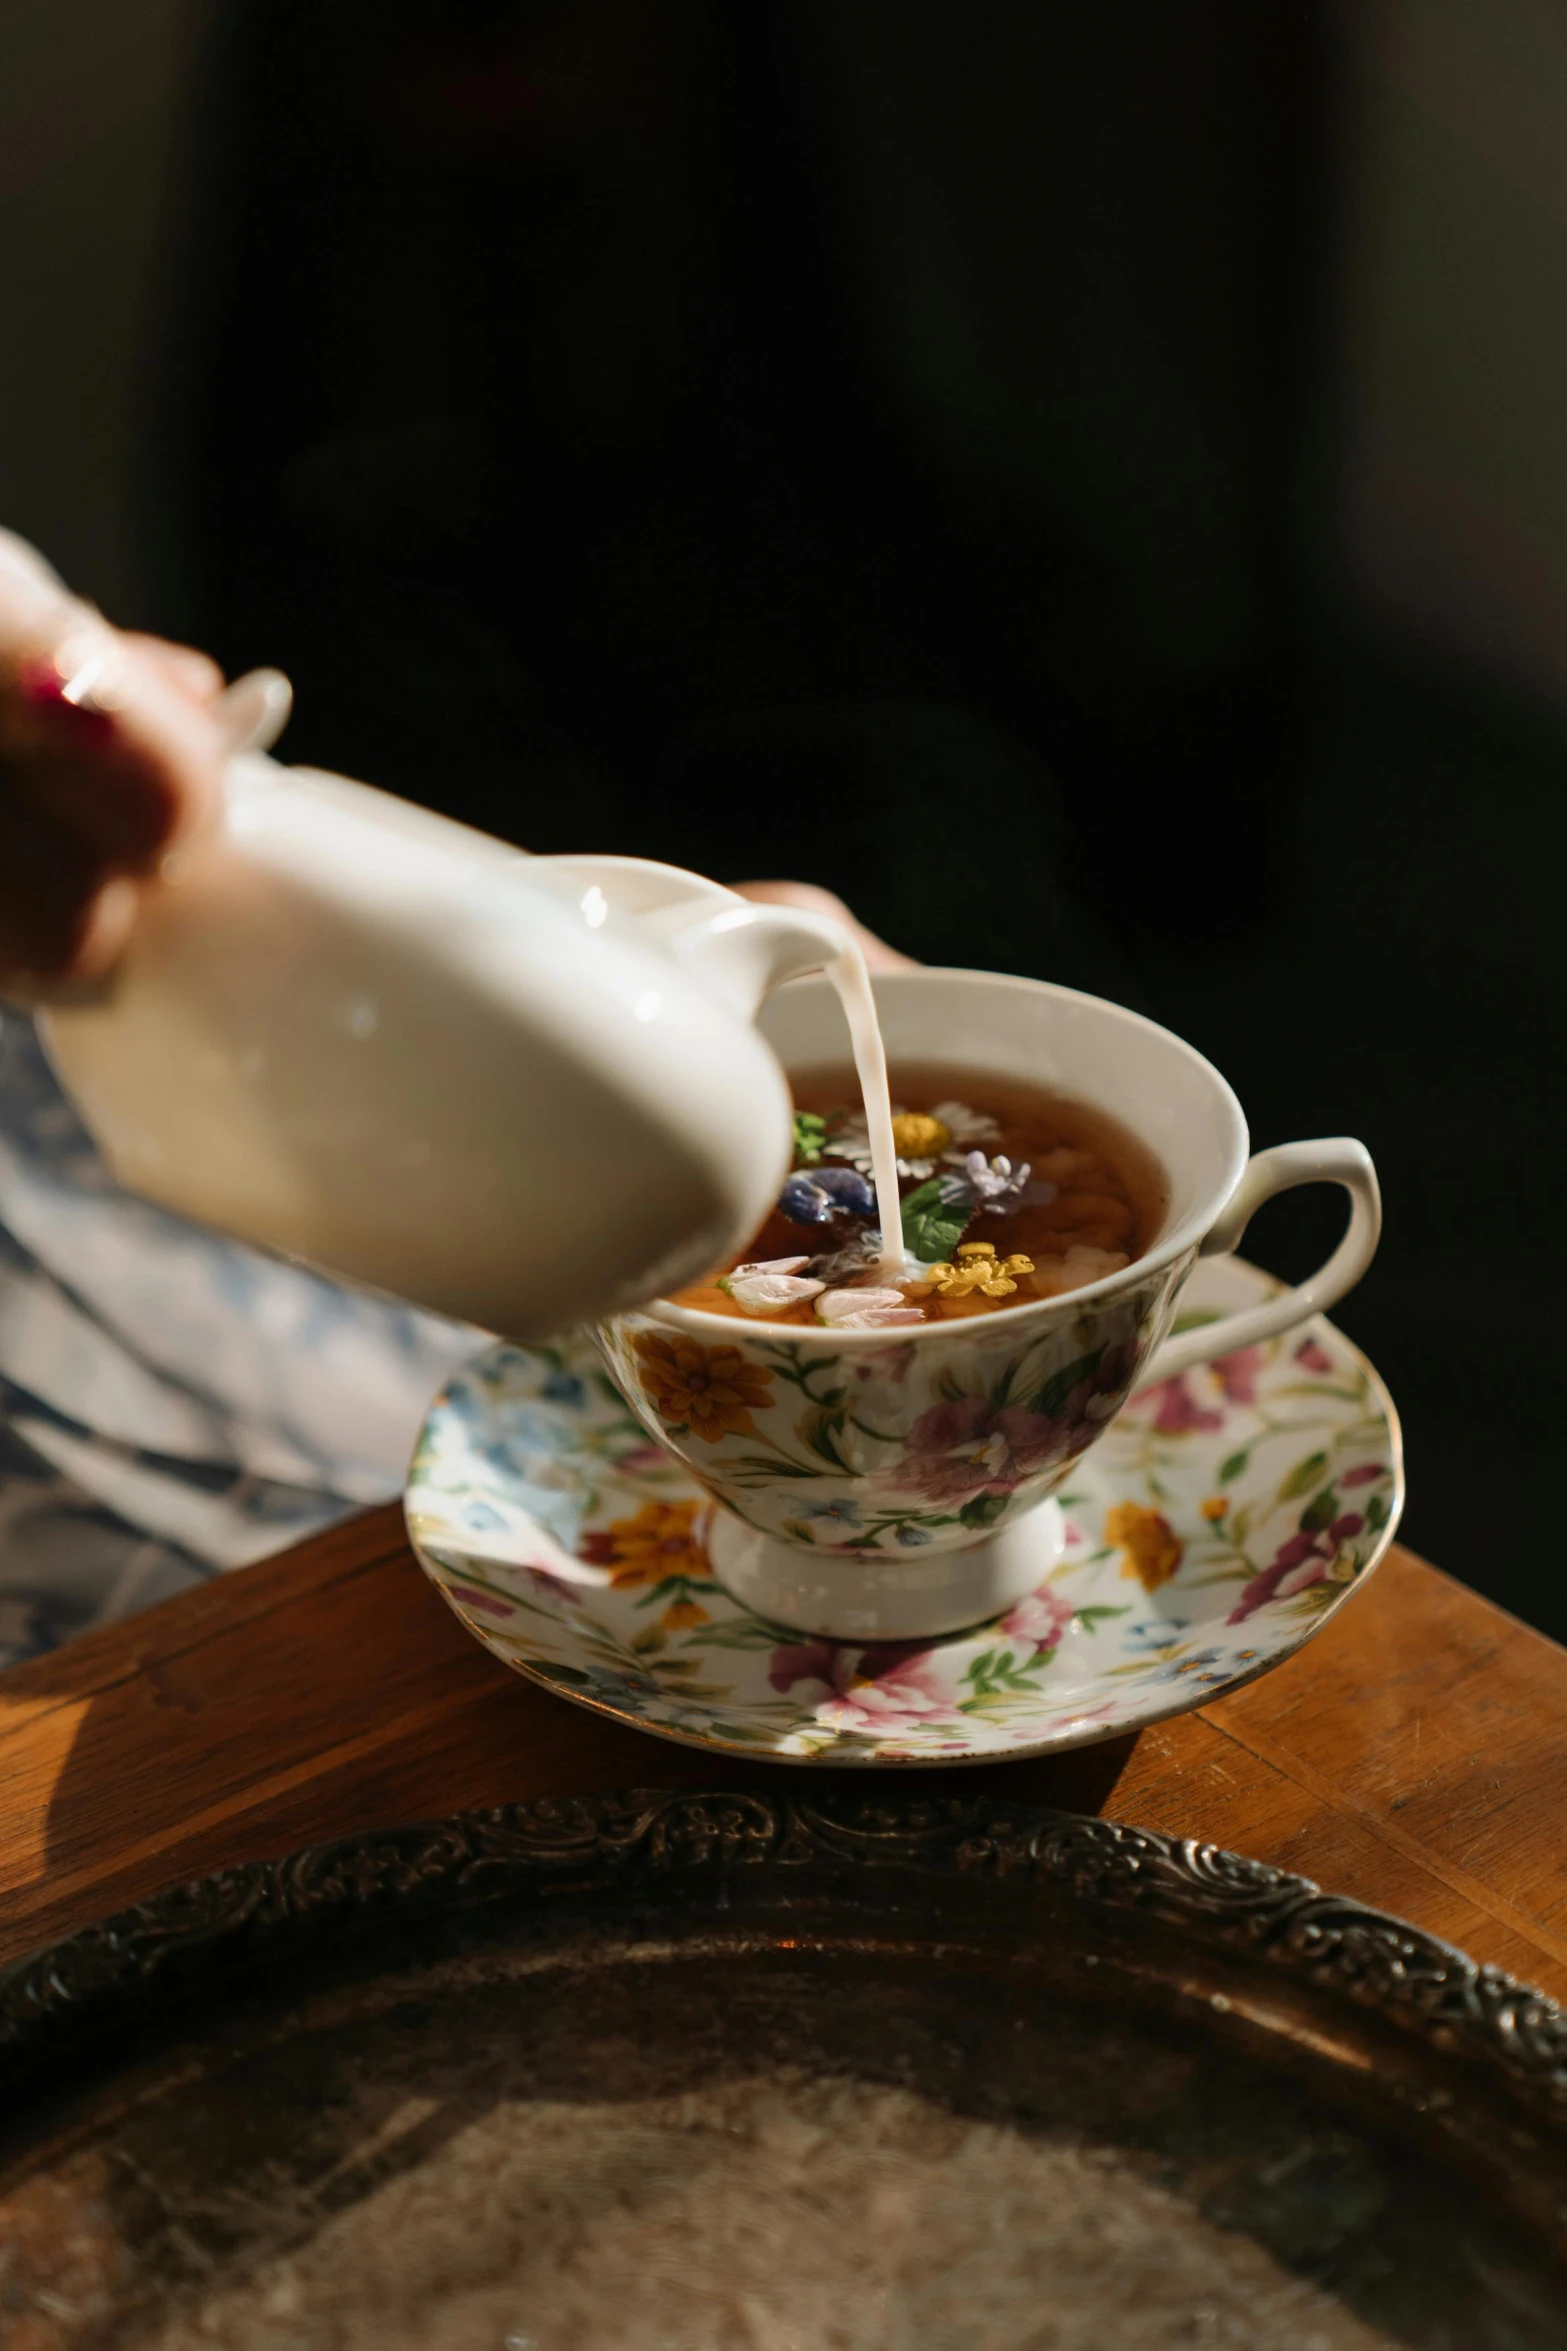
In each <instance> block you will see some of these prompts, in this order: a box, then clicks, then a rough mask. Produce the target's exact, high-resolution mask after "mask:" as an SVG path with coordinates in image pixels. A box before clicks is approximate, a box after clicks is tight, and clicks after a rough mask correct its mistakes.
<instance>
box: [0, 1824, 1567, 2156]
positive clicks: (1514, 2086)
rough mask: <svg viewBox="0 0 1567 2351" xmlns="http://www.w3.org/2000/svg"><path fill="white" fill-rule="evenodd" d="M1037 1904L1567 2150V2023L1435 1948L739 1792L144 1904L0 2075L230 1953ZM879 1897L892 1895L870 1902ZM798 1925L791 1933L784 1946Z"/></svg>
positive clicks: (106, 1930)
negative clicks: (810, 1896) (927, 1904)
mask: <svg viewBox="0 0 1567 2351" xmlns="http://www.w3.org/2000/svg"><path fill="white" fill-rule="evenodd" d="M890 1870H899V1871H903V1872H909V1871H913V1872H915V1873H917V1874H918V1875H919V1876H920V1877H921V1878H927V1879H936V1880H945V1881H946V1882H947V1883H948V1884H949V1885H952V1886H960V1885H961V1886H966V1887H968V1888H970V1889H972V1888H974V1887H976V1886H983V1887H985V1888H987V1889H994V1891H993V1892H990V1893H988V1894H987V1902H988V1904H989V1906H990V1910H989V1913H987V1915H992V1916H993V1923H994V1924H995V1925H996V1926H998V1927H1000V1928H1002V1929H1003V1930H1005V1928H1006V1927H1007V1925H1008V1924H1009V1923H1010V1924H1012V1925H1013V1927H1014V1928H1015V1927H1016V1925H1017V1924H1018V1923H1019V1920H1020V1918H1021V1915H1022V1913H1021V1910H1020V1909H1018V1908H1017V1906H1015V1905H1014V1906H1011V1907H1010V1908H1009V1906H1008V1904H1007V1902H1006V1900H1005V1898H1004V1897H1003V1896H1002V1895H1001V1889H1003V1888H1008V1889H1010V1890H1011V1891H1012V1892H1013V1893H1014V1894H1021V1893H1037V1892H1039V1891H1040V1890H1047V1891H1048V1892H1049V1893H1050V1895H1051V1896H1052V1897H1053V1898H1055V1899H1057V1900H1058V1901H1059V1900H1063V1899H1064V1901H1065V1902H1066V1903H1067V1905H1068V1906H1069V1908H1070V1910H1071V1911H1072V1912H1074V1913H1075V1914H1077V1916H1078V1917H1079V1918H1081V1920H1082V1921H1083V1922H1085V1923H1086V1924H1089V1925H1099V1924H1103V1925H1106V1926H1108V1925H1111V1924H1112V1923H1114V1922H1117V1921H1126V1922H1142V1923H1144V1924H1148V1925H1152V1926H1154V1927H1157V1928H1158V1929H1160V1930H1162V1931H1164V1932H1165V1933H1174V1934H1175V1935H1176V1936H1177V1937H1184V1938H1187V1939H1190V1940H1191V1941H1192V1942H1194V1943H1195V1944H1197V1945H1200V1946H1202V1947H1204V1948H1206V1949H1208V1950H1210V1951H1215V1952H1219V1953H1226V1954H1229V1955H1231V1956H1234V1957H1237V1958H1240V1959H1243V1960H1245V1961H1247V1962H1249V1963H1260V1964H1261V1965H1262V1966H1263V1967H1264V1968H1265V1969H1266V1970H1267V1972H1268V1973H1269V1975H1277V1976H1279V1977H1281V1978H1282V1979H1284V1980H1285V1981H1287V1982H1288V1983H1289V1984H1291V1985H1293V1986H1294V1987H1295V1988H1296V1989H1297V1990H1304V1991H1307V1992H1309V1993H1311V1994H1313V1995H1315V1996H1317V1997H1319V1998H1323V1999H1325V2000H1327V2001H1328V2002H1329V2003H1332V2004H1336V2006H1337V2007H1338V2009H1339V2011H1340V2015H1341V2018H1346V2019H1347V2017H1348V2015H1349V2013H1350V2012H1351V2011H1352V2010H1358V2011H1360V2012H1370V2013H1371V2014H1373V2015H1375V2016H1377V2017H1379V2018H1381V2019H1382V2020H1384V2021H1385V2022H1387V2023H1390V2024H1392V2025H1394V2026H1396V2027H1397V2028H1398V2029H1399V2030H1400V2032H1401V2033H1403V2034H1406V2035H1408V2036H1411V2037H1412V2038H1413V2039H1414V2040H1415V2041H1416V2042H1418V2043H1421V2044H1423V2045H1424V2046H1425V2048H1426V2049H1428V2050H1429V2051H1431V2052H1433V2053H1435V2054H1436V2055H1437V2056H1439V2057H1440V2058H1442V2059H1444V2060H1451V2059H1452V2058H1454V2057H1461V2058H1463V2059H1465V2060H1467V2061H1468V2062H1469V2063H1470V2064H1471V2065H1474V2066H1476V2067H1478V2068H1479V2070H1480V2073H1481V2074H1482V2075H1483V2076H1485V2077H1486V2078H1487V2079H1488V2080H1489V2081H1490V2083H1491V2084H1492V2086H1493V2087H1495V2088H1498V2089H1500V2090H1502V2091H1503V2092H1504V2093H1506V2094H1507V2095H1509V2096H1510V2097H1512V2098H1513V2099H1515V2100H1518V2101H1521V2102H1522V2103H1523V2104H1525V2105H1527V2106H1528V2108H1529V2109H1530V2113H1531V2118H1532V2121H1533V2123H1534V2125H1535V2127H1536V2128H1538V2127H1539V2126H1540V2125H1541V2124H1544V2125H1545V2127H1546V2129H1547V2130H1548V2131H1549V2133H1550V2135H1551V2136H1552V2137H1553V2138H1559V2139H1560V2141H1561V2144H1562V2146H1563V2148H1564V2150H1567V2015H1564V2013H1563V2011H1562V2009H1561V2008H1560V2007H1559V2006H1558V2004H1557V2003H1556V2002H1555V2001H1554V2000H1551V1999H1550V1998H1548V1997H1547V1996H1546V1995H1545V1994H1544V1993H1542V1992H1539V1991H1537V1990H1535V1989H1533V1988H1532V1987H1531V1986H1529V1985H1526V1984H1523V1983H1520V1982H1519V1981H1518V1980H1517V1979H1516V1978H1515V1977H1513V1976H1511V1975H1509V1974H1507V1973H1505V1972H1504V1971H1503V1970H1502V1969H1500V1968H1496V1967H1492V1966H1490V1965H1488V1964H1483V1963H1480V1962H1477V1961H1475V1960H1473V1959H1471V1958H1469V1957H1468V1956H1467V1954H1465V1953H1464V1952H1462V1951H1460V1950H1458V1949H1457V1948H1456V1947H1455V1946H1454V1945H1452V1944H1450V1943H1446V1942H1443V1941H1442V1940H1441V1939H1440V1938H1439V1937H1437V1936H1435V1935H1431V1934H1428V1933H1426V1932H1425V1930H1424V1929H1422V1928H1419V1927H1416V1926H1412V1925H1410V1924H1408V1923H1407V1922H1406V1921H1404V1920H1401V1919H1398V1918H1395V1917H1393V1916H1391V1915H1390V1914H1389V1913H1387V1912H1384V1911H1381V1910H1377V1909H1374V1908H1371V1907H1369V1906H1367V1905H1365V1904H1363V1903H1360V1902H1357V1901H1355V1900H1353V1899H1350V1898H1346V1897H1342V1896H1338V1895H1333V1894H1328V1893H1324V1892H1323V1891H1322V1889H1321V1888H1320V1887H1319V1886H1318V1885H1317V1884H1315V1883H1314V1881H1313V1880H1311V1879H1309V1878H1305V1877H1298V1876H1295V1875H1293V1874H1291V1873H1290V1872H1288V1871H1284V1870H1280V1869H1276V1868H1274V1867H1273V1866H1272V1865H1271V1864H1268V1863H1265V1862H1260V1861H1253V1860H1250V1859H1247V1858H1246V1857H1245V1856H1243V1855H1239V1854H1234V1853H1230V1852H1227V1851H1225V1850H1224V1849H1223V1848H1221V1847H1218V1846H1215V1845H1211V1844H1205V1843H1202V1842H1199V1841H1198V1840H1196V1839H1192V1838H1186V1839H1178V1838H1173V1837H1168V1836H1164V1835H1161V1834H1159V1833H1158V1832H1156V1831H1153V1830H1149V1829H1140V1828H1136V1827H1134V1826H1130V1825H1126V1824H1123V1823H1119V1822H1115V1821H1108V1820H1101V1819H1098V1818H1096V1817H1094V1816H1091V1815H1084V1814H1077V1813H1069V1812H1059V1811H1052V1810H1045V1809H1041V1808H1038V1807H1033V1806H1027V1805H1020V1804H1014V1803H1007V1802H998V1801H995V1800H992V1799H988V1798H984V1797H980V1798H969V1797H950V1798H946V1799H938V1800H935V1801H931V1800H928V1799H920V1798H917V1797H915V1796H913V1795H910V1796H907V1797H904V1796H901V1795H900V1796H899V1797H897V1798H894V1799H867V1798H861V1797H858V1796H855V1797H853V1798H849V1797H847V1796H846V1797H844V1798H843V1799H842V1800H841V1801H840V1802H838V1803H834V1802H833V1801H831V1800H828V1801H825V1802H824V1801H806V1800H803V1799H800V1798H796V1797H794V1796H784V1795H777V1796H774V1795H771V1794H762V1793H756V1792H750V1791H746V1792H738V1793H729V1794H724V1793H717V1794H714V1793H691V1792H682V1791H676V1792H670V1791H662V1790H633V1791H629V1792H626V1793H623V1794H610V1795H604V1796H591V1797H578V1798H570V1799H550V1800H546V1801H543V1802H539V1803H533V1804H516V1805H506V1806H501V1807H498V1808H495V1809H492V1810H487V1811H478V1812H470V1813H465V1814H461V1815H459V1816H457V1817H455V1818H452V1819H448V1820H444V1821H434V1822H427V1823H422V1824H419V1825H416V1826H413V1827H409V1828H403V1829H395V1830H385V1831H372V1832H369V1833H367V1834H362V1835H355V1836H349V1837H342V1838H338V1839H335V1840H332V1841H331V1842H328V1843H325V1844H320V1845H315V1846H311V1847H308V1848H306V1849H305V1850H303V1851H301V1852H297V1853H294V1854H291V1855H289V1856H287V1857H285V1858H284V1859H282V1860H276V1861H256V1862H247V1863H243V1864H241V1865H239V1866H237V1867H234V1868H230V1869H226V1870H221V1871H218V1872H216V1873H215V1874H213V1875H211V1876H209V1877H205V1878H201V1879H197V1880H195V1881H193V1882H191V1883H189V1884H187V1885H183V1886H177V1887H174V1888H171V1889H170V1890H169V1891H167V1892H165V1893H161V1894H156V1895H153V1896H152V1897H150V1898H149V1899H148V1900H147V1901H145V1902H142V1903H140V1904H138V1905H137V1906H136V1907H135V1908H133V1909H130V1910H126V1911H122V1912H120V1913H119V1914H117V1915H116V1916H114V1917H112V1918H110V1919H108V1920H106V1921H104V1922H103V1923H102V1924H100V1925H98V1926H94V1927H90V1928H87V1929H86V1930H84V1931H83V1932H81V1933H79V1934H76V1935H73V1936H71V1937H70V1938H69V1939H67V1940H66V1941H64V1942H61V1943H58V1944H56V1945H54V1946H53V1947H52V1948H50V1949H47V1950H44V1951H41V1952H38V1953H36V1954H34V1955H33V1956H32V1957H30V1958H28V1959H25V1960H22V1961H20V1962H17V1963H15V1964H13V1965H12V1966H10V1967H9V1968H6V1969H5V1970H3V1971H0V2075H3V2072H4V2071H5V2070H9V2069H10V2067H11V2066H12V2065H14V2064H15V2062H16V2061H17V2060H18V2059H22V2060H25V2059H27V2058H29V2057H31V2056H32V2055H34V2054H35V2053H36V2054H42V2053H44V2052H46V2051H56V2050H59V2049H60V2048H62V2047H63V2046H65V2045H67V2044H68V2042H69V2041H70V2040H71V2039H72V2038H73V2037H75V2036H76V2033H77V2030H78V2028H79V2030H80V2032H81V2034H83V2035H85V2034H87V2033H89V2031H90V2028H91V2027H92V2026H93V2024H94V2021H95V2019H96V2018H97V2017H98V2016H99V2015H100V2014H101V2013H102V2012H103V2011H104V2010H105V2009H106V2008H108V2007H110V2006H116V2007H118V2006H121V2005H123V2003H124V2002H125V2001H126V2000H127V1999H128V1998H129V1999H132V2000H134V1999H135V1998H136V1997H137V1996H138V1995H144V1994H147V1993H149V1992H150V1991H151V1990H152V1989H153V1988H154V1987H155V1985H156V1984H157V1982H158V1980H159V1977H160V1972H161V1971H163V1970H165V1969H166V1968H168V1967H169V1965H170V1963H171V1962H172V1961H174V1960H176V1959H177V1958H183V1959H186V1960H189V1959H191V1958H192V1957H195V1958H197V1959H202V1958H205V1957H207V1956H208V1955H211V1954H215V1953H216V1954H222V1953H223V1952H224V1950H225V1949H226V1948H231V1947H232V1946H233V1944H234V1943H235V1941H236V1938H239V1937H241V1936H243V1937H245V1938H249V1939H253V1938H256V1937H260V1938H262V1940H263V1941H264V1942H271V1941H272V1940H273V1939H274V1938H278V1937H285V1936H293V1937H298V1936H299V1935H301V1934H306V1935H308V1934H309V1933H312V1932H315V1931H317V1930H327V1931H330V1930H332V1929H333V1928H341V1927H345V1926H348V1927H351V1926H352V1925H354V1924H355V1923H356V1922H363V1921H365V1920H367V1919H368V1918H369V1917H371V1916H373V1915H381V1914H384V1913H385V1912H386V1911H388V1910H392V1911H394V1912H408V1913H410V1914H412V1913H413V1912H414V1911H416V1910H417V1911H424V1910H428V1909H431V1908H434V1909H437V1910H444V1909H450V1908H453V1907H456V1906H464V1907H465V1906H467V1905H469V1904H472V1903H475V1902H484V1903H486V1904H488V1903H490V1902H495V1901H499V1900H503V1899H510V1900H513V1901H518V1900H523V1901H525V1900H527V1899H528V1898H529V1897H532V1898H534V1899H535V1900H536V1899H537V1898H538V1897H539V1896H541V1895H543V1894H545V1893H546V1892H549V1891H554V1892H557V1893H558V1892H560V1891H561V1890H563V1889H564V1890H567V1891H576V1892H578V1893H583V1894H594V1893H597V1894H599V1895H604V1894H612V1895H614V1896H615V1897H616V1898H617V1900H619V1899H621V1898H625V1897H629V1898H631V1900H632V1901H633V1902H634V1901H636V1900H642V1901H644V1902H645V1901H646V1900H647V1899H648V1898H650V1897H653V1898H656V1897H658V1896H660V1895H666V1896H667V1895H669V1894H673V1893H679V1894H682V1895H684V1896H686V1897H690V1896H693V1895H696V1896H698V1897H701V1896H705V1895H716V1896H717V1901H716V1903H715V1904H714V1905H713V1908H714V1912H715V1919H714V1923H715V1924H716V1923H719V1914H720V1912H721V1911H722V1910H726V1909H728V1908H729V1907H730V1900H731V1897H732V1895H733V1893H734V1892H735V1891H736V1889H739V1888H742V1887H743V1888H745V1889H747V1890H748V1891H750V1892H752V1893H754V1894H759V1895H761V1896H762V1898H763V1900H764V1902H765V1899H766V1897H767V1894H768V1892H769V1891H771V1892H773V1893H779V1892H781V1893H782V1895H783V1897H784V1898H785V1899H786V1900H788V1901H796V1900H797V1899H798V1897H799V1896H800V1895H801V1894H803V1893H806V1892H810V1891H819V1892H821V1893H823V1894H824V1895H828V1896H835V1897H837V1898H839V1899H842V1898H844V1897H845V1896H848V1897H849V1898H851V1899H855V1900H858V1901H859V1902H860V1903H861V1904H862V1905H863V1904H864V1903H865V1902H866V1901H867V1900H868V1901H869V1903H870V1904H871V1906H872V1907H874V1906H875V1903H876V1900H877V1890H878V1889H877V1880H878V1875H879V1873H885V1872H888V1871H890ZM882 1883H883V1884H884V1885H885V1883H886V1880H885V1878H883V1880H882ZM797 1923H798V1922H797Z"/></svg>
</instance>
